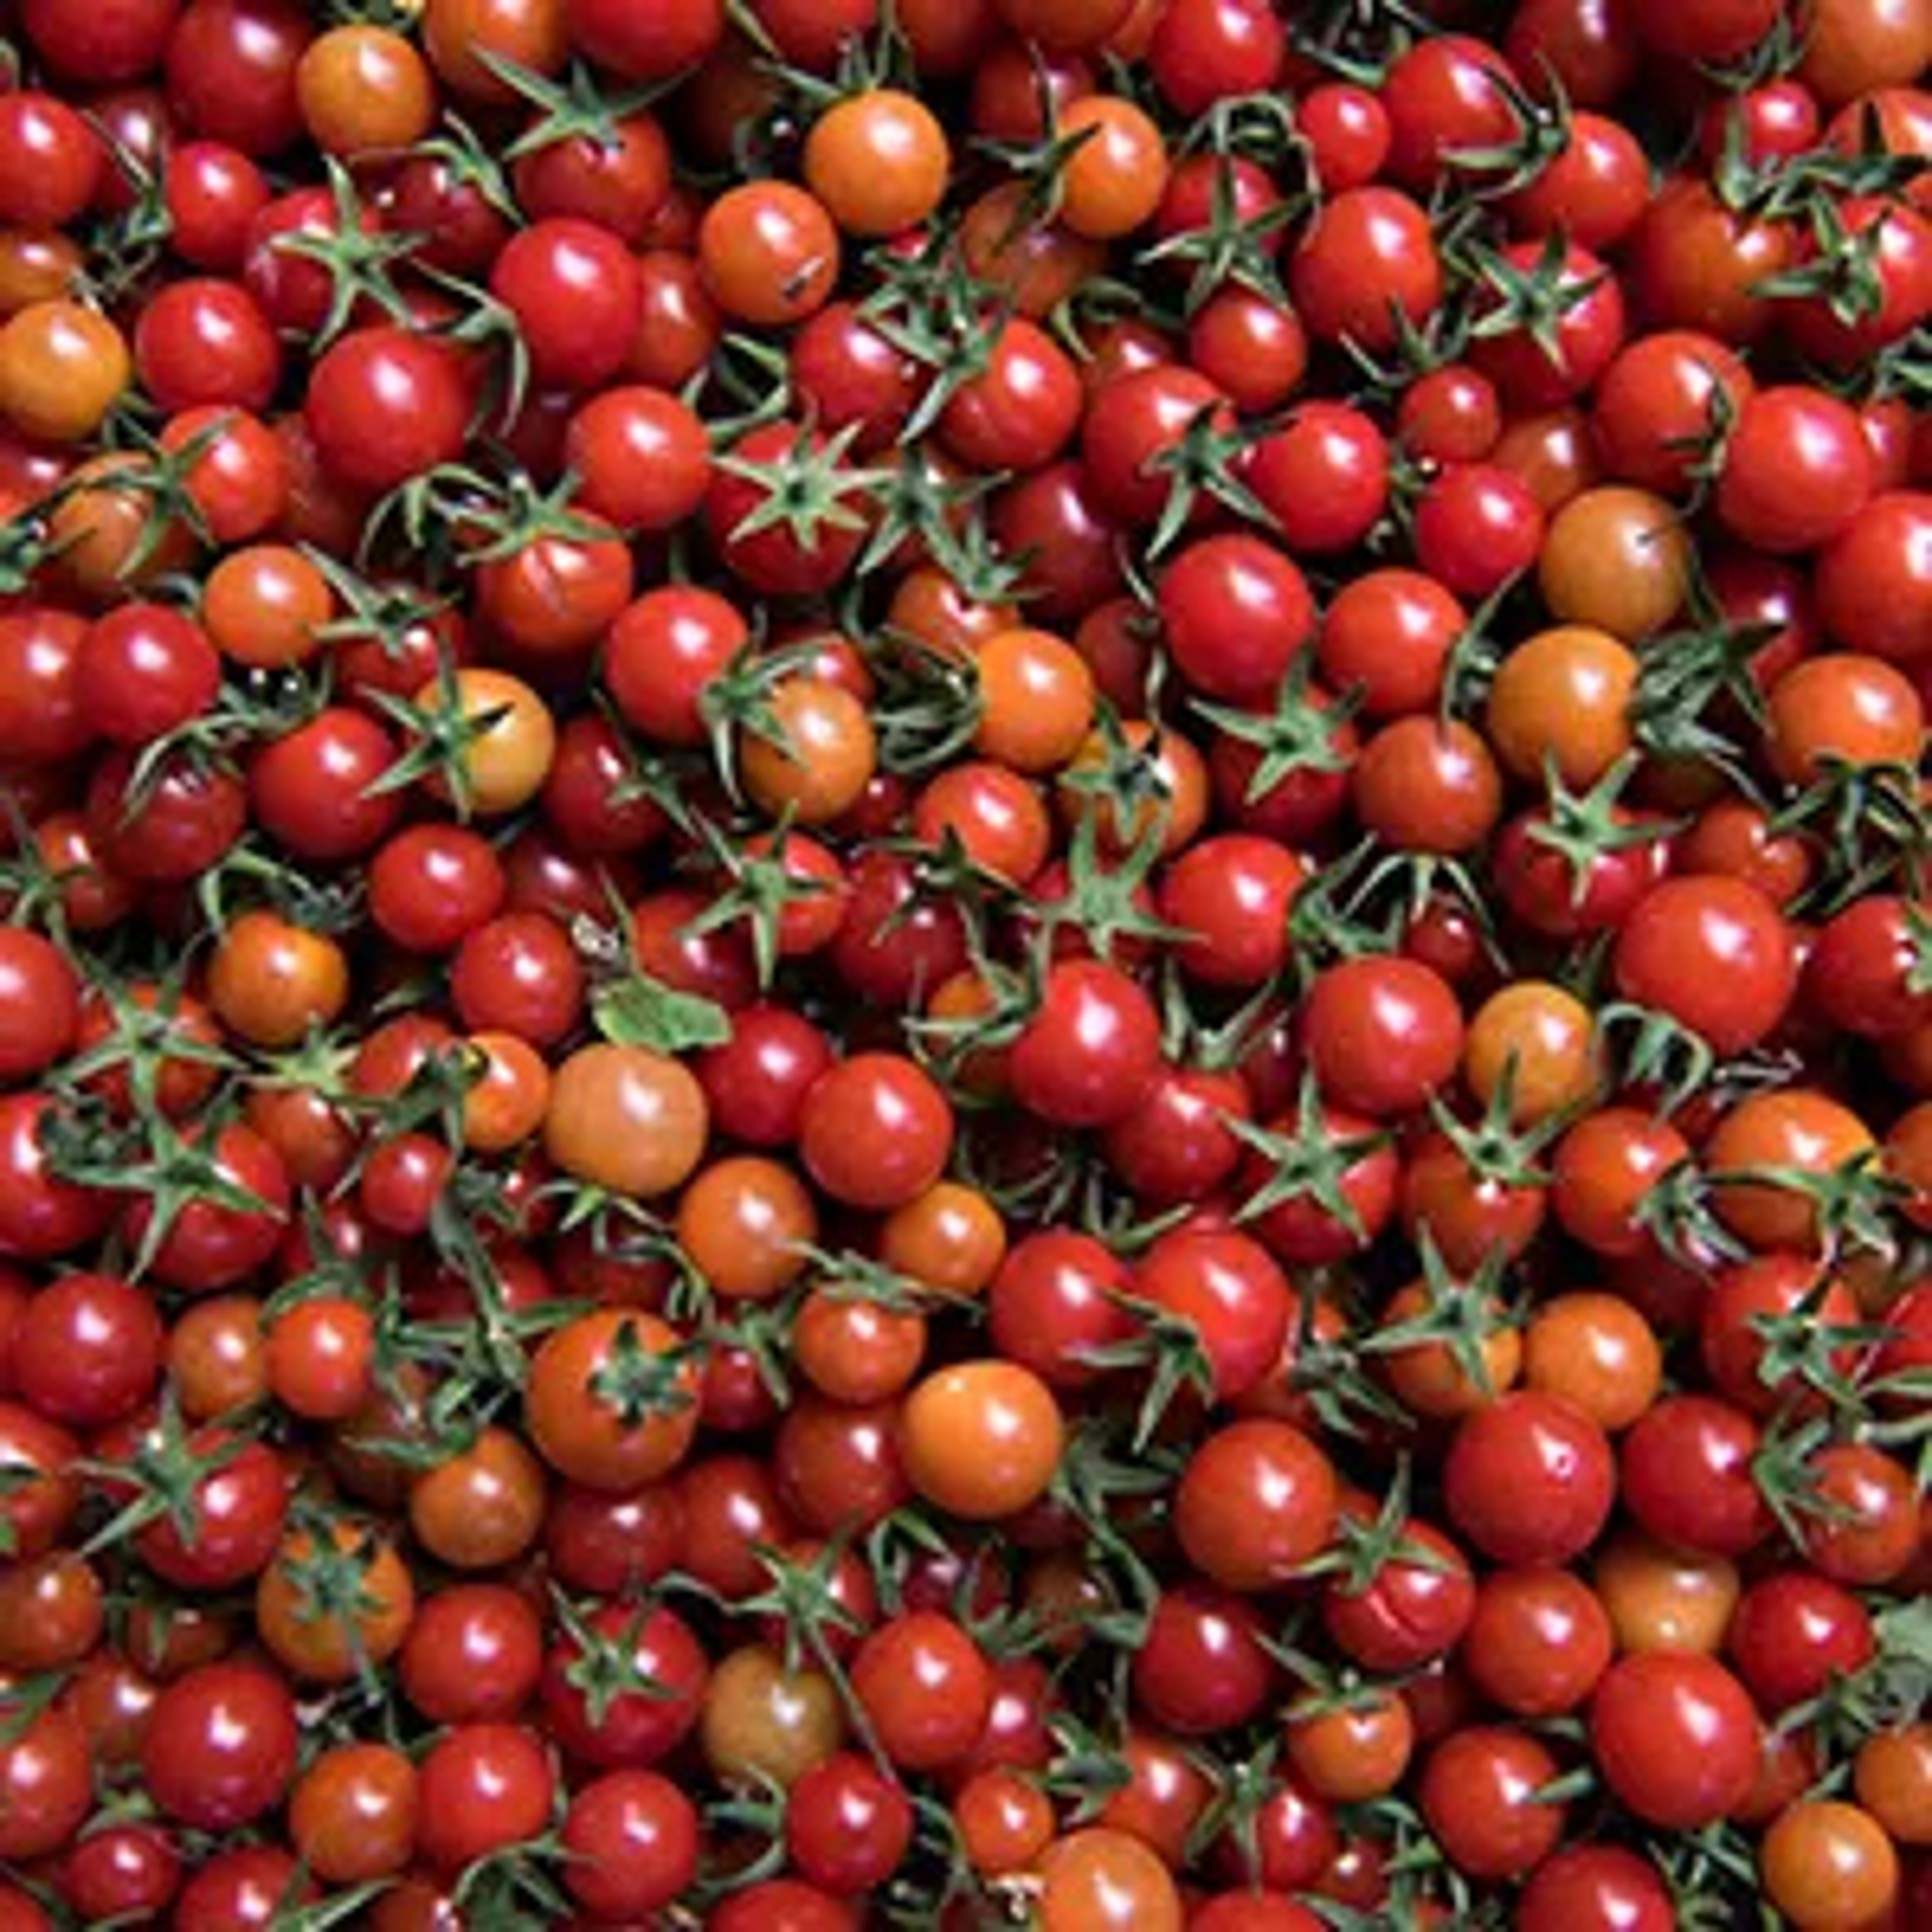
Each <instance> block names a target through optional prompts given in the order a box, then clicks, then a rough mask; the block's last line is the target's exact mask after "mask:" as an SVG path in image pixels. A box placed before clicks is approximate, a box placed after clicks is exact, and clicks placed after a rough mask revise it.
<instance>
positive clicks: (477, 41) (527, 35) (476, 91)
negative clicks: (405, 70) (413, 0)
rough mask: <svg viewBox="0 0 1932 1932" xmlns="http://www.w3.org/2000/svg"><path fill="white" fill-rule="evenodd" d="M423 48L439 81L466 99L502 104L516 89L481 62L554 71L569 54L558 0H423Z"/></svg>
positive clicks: (541, 72)
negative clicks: (487, 57)
mask: <svg viewBox="0 0 1932 1932" xmlns="http://www.w3.org/2000/svg"><path fill="white" fill-rule="evenodd" d="M422 28H423V48H424V51H425V52H427V53H428V55H429V57H430V60H431V63H432V64H433V65H434V67H435V68H436V71H437V74H440V76H441V77H442V78H443V80H444V82H445V83H446V84H447V85H448V86H449V87H450V88H451V89H453V90H454V91H455V92H456V93H458V94H460V95H462V97H463V99H464V100H466V101H487V102H490V103H493V104H496V105H499V106H502V105H507V104H509V103H510V102H512V101H515V100H516V99H517V98H518V97H517V91H516V89H514V88H513V87H512V86H511V85H510V84H509V83H508V81H506V80H503V79H502V77H501V76H500V75H499V74H496V73H494V72H493V71H492V70H491V69H490V67H489V66H487V65H486V64H485V62H484V60H483V58H482V56H483V55H484V54H485V53H492V54H494V55H496V57H497V58H498V59H499V61H504V60H507V61H513V62H515V63H516V65H517V66H518V67H522V68H529V71H531V72H532V74H555V73H556V72H557V71H559V69H560V68H562V65H563V64H564V62H565V61H566V60H567V59H568V58H569V57H570V32H569V28H568V26H566V24H565V20H564V9H563V0H428V5H426V6H425V7H424V9H423V16H422Z"/></svg>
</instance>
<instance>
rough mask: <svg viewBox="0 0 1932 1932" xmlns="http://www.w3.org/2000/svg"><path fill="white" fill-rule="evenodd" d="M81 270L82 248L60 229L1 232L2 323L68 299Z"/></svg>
mask: <svg viewBox="0 0 1932 1932" xmlns="http://www.w3.org/2000/svg"><path fill="white" fill-rule="evenodd" d="M80 269H81V254H80V245H79V244H78V243H77V242H74V241H73V240H71V239H70V238H69V237H68V236H65V235H63V234H62V233H60V232H59V230H58V229H52V228H10V229H6V230H5V232H4V233H0V322H4V321H5V320H6V319H7V317H10V316H15V315H18V314H20V311H21V310H23V308H32V307H33V305H34V304H35V303H36V302H52V301H53V300H54V299H55V297H57V296H64V295H65V294H66V293H67V292H68V290H70V289H71V288H72V287H74V283H75V282H76V281H77V279H78V278H79V277H80Z"/></svg>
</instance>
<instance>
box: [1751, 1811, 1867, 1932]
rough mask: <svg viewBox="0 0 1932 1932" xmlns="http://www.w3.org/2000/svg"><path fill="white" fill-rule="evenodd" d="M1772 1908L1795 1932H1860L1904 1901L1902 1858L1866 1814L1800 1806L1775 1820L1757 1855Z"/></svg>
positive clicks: (1783, 1813) (1782, 1813)
mask: <svg viewBox="0 0 1932 1932" xmlns="http://www.w3.org/2000/svg"><path fill="white" fill-rule="evenodd" d="M1758 1871H1759V1873H1760V1876H1761V1877H1762V1879H1763V1882H1764V1888H1765V1891H1766V1894H1768V1896H1769V1898H1770V1900H1771V1903H1772V1904H1773V1905H1775V1906H1776V1907H1777V1908H1778V1910H1779V1911H1781V1912H1783V1913H1784V1915H1785V1917H1786V1918H1788V1919H1789V1920H1790V1921H1791V1923H1792V1924H1793V1925H1794V1926H1795V1927H1797V1932H1859V1928H1861V1927H1864V1926H1868V1925H1871V1924H1875V1923H1876V1922H1877V1921H1879V1920H1880V1919H1882V1918H1883V1917H1884V1916H1885V1914H1886V1913H1887V1912H1889V1911H1890V1910H1891V1906H1892V1902H1893V1900H1894V1899H1896V1898H1897V1896H1898V1883H1899V1868H1898V1854H1897V1852H1896V1851H1894V1849H1892V1843H1891V1840H1890V1839H1889V1838H1887V1837H1886V1836H1885V1832H1884V1829H1883V1828H1882V1826H1880V1825H1879V1822H1878V1820H1876V1818H1874V1817H1873V1816H1872V1815H1871V1814H1870V1812H1868V1811H1861V1810H1860V1809H1859V1808H1858V1806H1857V1805H1846V1804H1843V1803H1841V1802H1839V1801H1838V1799H1833V1798H1805V1799H1800V1800H1799V1802H1797V1803H1796V1805H1790V1806H1789V1807H1787V1808H1786V1809H1785V1810H1784V1811H1782V1812H1781V1813H1780V1814H1778V1817H1776V1818H1775V1820H1772V1826H1771V1829H1770V1830H1769V1831H1768V1832H1766V1833H1765V1835H1764V1841H1763V1844H1762V1845H1760V1847H1759V1849H1758Z"/></svg>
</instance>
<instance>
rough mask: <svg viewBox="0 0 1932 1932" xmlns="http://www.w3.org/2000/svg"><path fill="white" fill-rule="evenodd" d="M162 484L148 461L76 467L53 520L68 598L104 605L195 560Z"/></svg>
mask: <svg viewBox="0 0 1932 1932" xmlns="http://www.w3.org/2000/svg"><path fill="white" fill-rule="evenodd" d="M9 326H11V325H9ZM0 413H4V411H0ZM158 481H159V478H158V477H157V474H156V472H155V469H154V465H153V464H152V463H149V462H148V460H146V459H145V458H142V457H139V456H133V455H120V454H118V453H115V454H113V455H107V456H96V457H92V458H89V460H88V461H86V463H82V464H81V465H80V467H79V468H77V469H75V470H74V472H73V474H72V475H70V476H69V477H68V479H67V482H66V485H65V487H66V488H67V490H68V491H69V492H70V493H69V494H68V495H66V496H62V498H61V499H60V501H59V502H57V503H56V504H55V505H54V507H53V509H52V512H51V514H49V516H48V518H47V541H48V544H49V547H51V549H52V551H53V553H54V556H53V561H52V564H51V565H49V571H48V574H49V577H51V578H52V580H53V581H54V582H55V583H57V584H58V585H59V586H61V588H62V589H63V590H64V591H65V592H67V593H68V595H72V596H74V597H77V598H83V599H84V600H85V601H87V602H89V603H104V602H105V601H107V599H108V598H110V597H115V596H121V595H125V594H126V593H127V592H129V591H131V590H133V589H136V587H137V586H139V585H141V584H143V583H151V582H152V581H153V580H154V579H155V578H156V577H160V576H163V575H165V574H166V573H167V572H169V571H175V570H180V569H182V568H185V567H186V565H188V564H189V563H190V562H192V561H193V557H194V553H195V537H194V532H193V529H192V528H191V527H190V525H189V523H188V521H187V518H186V517H171V516H169V514H167V513H166V511H165V510H163V509H162V508H160V505H159V503H158V501H157V496H156V494H155V491H156V488H157V485H158Z"/></svg>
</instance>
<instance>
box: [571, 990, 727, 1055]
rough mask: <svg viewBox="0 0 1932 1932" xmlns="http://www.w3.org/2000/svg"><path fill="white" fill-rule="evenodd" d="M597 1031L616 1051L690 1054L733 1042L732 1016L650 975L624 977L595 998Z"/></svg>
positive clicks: (711, 1002) (592, 1005)
mask: <svg viewBox="0 0 1932 1932" xmlns="http://www.w3.org/2000/svg"><path fill="white" fill-rule="evenodd" d="M590 1011H591V1017H592V1019H593V1020H595V1022H596V1026H597V1031H598V1032H599V1033H601V1034H602V1035H603V1036H604V1038H605V1039H606V1040H609V1041H610V1042H611V1043H613V1045H615V1046H647V1047H649V1049H651V1051H652V1052H654V1053H688V1052H691V1050H692V1049H694V1048H696V1047H700V1046H726V1045H727V1044H728V1043H729V1042H730V1038H731V1021H730V1016H729V1015H728V1014H727V1013H726V1012H725V1010H724V1008H723V1007H721V1006H720V1005H718V1003H717V1001H715V1000H707V999H705V998H703V997H702V996H701V995H698V994H696V993H680V992H679V991H678V990H677V989H676V987H674V986H666V985H665V984H664V982H663V981H662V980H654V979H652V977H651V976H650V975H649V974H648V973H629V974H625V977H623V978H622V979H621V980H611V981H610V983H608V984H607V985H605V986H600V987H598V989H597V990H596V992H595V993H594V994H592V995H591V1001H590Z"/></svg>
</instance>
